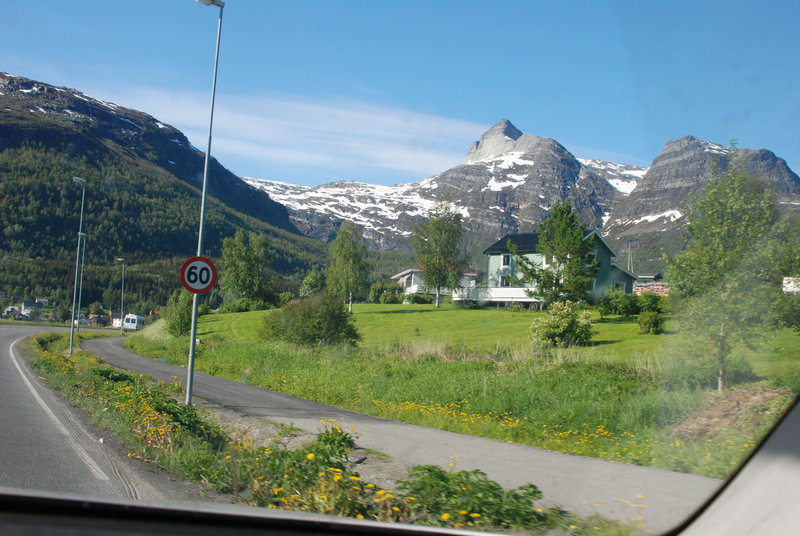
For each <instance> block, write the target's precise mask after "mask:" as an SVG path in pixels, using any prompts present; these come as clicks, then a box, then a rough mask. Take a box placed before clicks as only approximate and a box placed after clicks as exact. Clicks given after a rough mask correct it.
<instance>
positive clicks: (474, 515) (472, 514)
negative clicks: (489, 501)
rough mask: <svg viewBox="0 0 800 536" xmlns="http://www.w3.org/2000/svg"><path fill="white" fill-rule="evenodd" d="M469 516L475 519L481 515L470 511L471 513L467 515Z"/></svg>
mask: <svg viewBox="0 0 800 536" xmlns="http://www.w3.org/2000/svg"><path fill="white" fill-rule="evenodd" d="M469 517H472V518H475V519H477V518H479V517H481V515H480V514H479V513H478V512H472V513H471V514H470V515H469Z"/></svg>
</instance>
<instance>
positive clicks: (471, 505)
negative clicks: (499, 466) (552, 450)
mask: <svg viewBox="0 0 800 536" xmlns="http://www.w3.org/2000/svg"><path fill="white" fill-rule="evenodd" d="M409 476H410V478H409V480H405V481H400V482H398V487H399V489H400V490H401V491H402V492H403V493H404V494H405V495H406V496H407V497H414V499H415V500H414V501H410V502H408V506H409V508H410V510H411V513H412V515H413V517H414V518H415V521H416V522H417V523H422V524H425V525H439V526H445V527H450V526H452V527H456V528H461V527H465V526H466V527H468V528H472V527H500V528H504V529H527V530H531V529H533V528H549V527H548V525H552V521H553V520H549V519H548V517H547V516H546V515H543V514H541V513H538V512H542V510H541V509H539V511H538V512H537V511H536V510H534V506H535V503H536V501H538V500H540V499H541V498H542V492H541V491H539V488H537V487H536V486H534V485H533V484H524V485H522V486H520V487H518V488H516V489H512V490H504V489H503V488H502V487H501V486H500V484H498V483H497V482H495V481H494V480H491V479H489V478H488V477H487V476H486V473H484V472H482V471H479V470H473V471H448V470H445V469H442V468H441V467H438V466H435V465H418V466H416V467H412V468H411V471H410V472H409Z"/></svg>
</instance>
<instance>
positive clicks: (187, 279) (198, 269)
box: [181, 257, 217, 294]
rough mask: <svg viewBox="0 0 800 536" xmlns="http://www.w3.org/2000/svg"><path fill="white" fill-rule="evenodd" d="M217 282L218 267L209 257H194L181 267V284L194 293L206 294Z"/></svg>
mask: <svg viewBox="0 0 800 536" xmlns="http://www.w3.org/2000/svg"><path fill="white" fill-rule="evenodd" d="M216 284H217V268H216V266H214V263H213V262H211V259H209V258H208V257H192V258H191V259H189V260H187V261H186V262H185V263H183V266H182V267H181V285H183V288H185V289H186V290H188V291H189V292H193V293H194V294H205V293H206V292H208V291H209V290H211V289H212V288H214V285H216Z"/></svg>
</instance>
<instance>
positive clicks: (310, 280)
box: [299, 270, 325, 298]
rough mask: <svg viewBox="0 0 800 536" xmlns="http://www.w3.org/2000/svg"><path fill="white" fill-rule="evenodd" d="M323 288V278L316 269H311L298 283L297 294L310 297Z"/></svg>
mask: <svg viewBox="0 0 800 536" xmlns="http://www.w3.org/2000/svg"><path fill="white" fill-rule="evenodd" d="M324 288H325V278H324V277H323V276H322V274H321V273H319V272H318V271H316V270H311V271H310V272H308V275H307V276H306V277H305V278H304V279H303V282H302V283H300V290H299V295H300V297H301V298H310V297H311V296H314V295H315V294H319V293H320V292H322V289H324Z"/></svg>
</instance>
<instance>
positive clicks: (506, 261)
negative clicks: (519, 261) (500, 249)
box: [502, 253, 511, 266]
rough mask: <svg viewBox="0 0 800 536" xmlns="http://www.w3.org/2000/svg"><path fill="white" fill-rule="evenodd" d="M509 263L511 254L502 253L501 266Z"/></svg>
mask: <svg viewBox="0 0 800 536" xmlns="http://www.w3.org/2000/svg"><path fill="white" fill-rule="evenodd" d="M510 265H511V255H510V254H509V253H504V254H503V261H502V266H510Z"/></svg>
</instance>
